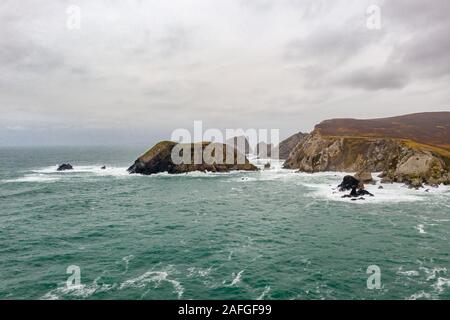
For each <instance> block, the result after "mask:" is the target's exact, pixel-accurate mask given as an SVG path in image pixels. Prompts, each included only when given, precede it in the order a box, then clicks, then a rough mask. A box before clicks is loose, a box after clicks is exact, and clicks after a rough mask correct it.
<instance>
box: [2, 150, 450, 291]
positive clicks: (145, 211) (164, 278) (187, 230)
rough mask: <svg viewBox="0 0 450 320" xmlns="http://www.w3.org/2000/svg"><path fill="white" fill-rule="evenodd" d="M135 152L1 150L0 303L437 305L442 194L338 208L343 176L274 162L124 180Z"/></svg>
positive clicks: (449, 258)
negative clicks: (75, 276)
mask: <svg viewBox="0 0 450 320" xmlns="http://www.w3.org/2000/svg"><path fill="white" fill-rule="evenodd" d="M144 151H145V148H137V147H136V148H131V147H123V148H120V147H111V148H106V147H102V148H94V147H88V148H87V147H84V148H81V147H80V148H78V147H77V148H75V147H51V148H49V147H47V148H1V149H0V299H449V298H450V274H449V268H450V255H449V253H450V241H449V240H450V197H449V196H450V189H449V188H448V187H440V188H437V189H433V188H431V189H430V190H428V192H426V191H425V190H419V191H416V190H409V189H406V188H405V187H403V186H401V185H385V186H384V189H383V190H379V189H378V186H370V187H369V190H370V191H371V192H373V193H374V194H375V197H374V198H370V199H367V200H366V201H359V202H351V201H349V200H348V199H345V200H344V199H341V198H340V197H341V195H342V194H338V193H333V192H335V191H334V190H333V188H334V187H335V186H336V185H337V184H338V183H339V182H340V180H341V179H342V177H343V176H344V174H341V173H320V174H314V175H309V174H303V173H295V172H293V171H289V170H283V169H281V164H280V163H273V167H274V168H273V169H271V170H267V171H260V172H253V173H244V172H234V173H230V174H205V173H199V172H196V173H190V174H187V175H176V176H170V175H168V174H158V175H154V176H130V175H128V174H127V172H126V168H127V167H128V166H129V165H131V164H132V163H133V161H134V160H135V159H136V158H137V156H138V155H140V154H141V153H143V152H144ZM63 162H70V163H71V164H72V165H73V166H74V167H75V170H74V171H71V172H64V173H58V172H56V166H57V164H60V163H63ZM263 163H264V162H263V161H261V162H259V164H263ZM102 165H106V166H107V169H106V170H100V167H101V166H102ZM371 265H376V266H378V267H379V268H380V271H381V274H380V275H381V288H380V289H374V290H369V289H368V288H367V279H368V277H369V275H368V274H367V273H366V271H367V268H368V267H369V266H371ZM69 266H77V267H79V269H80V272H81V273H80V280H81V284H80V285H78V286H75V287H67V285H66V280H67V279H68V277H69V276H70V274H67V273H66V271H67V268H68V267H69Z"/></svg>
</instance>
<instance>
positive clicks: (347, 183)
mask: <svg viewBox="0 0 450 320" xmlns="http://www.w3.org/2000/svg"><path fill="white" fill-rule="evenodd" d="M358 187H360V182H359V180H358V179H356V178H355V177H353V176H345V177H344V179H343V180H342V182H341V184H340V185H338V188H339V191H347V190H352V189H353V188H358Z"/></svg>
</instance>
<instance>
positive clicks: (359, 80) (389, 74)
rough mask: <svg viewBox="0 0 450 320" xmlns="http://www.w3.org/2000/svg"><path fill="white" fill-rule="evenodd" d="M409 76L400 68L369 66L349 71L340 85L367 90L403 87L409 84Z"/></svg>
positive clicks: (340, 80) (338, 82) (339, 82)
mask: <svg viewBox="0 0 450 320" xmlns="http://www.w3.org/2000/svg"><path fill="white" fill-rule="evenodd" d="M408 81H409V79H408V76H407V75H406V73H405V72H402V71H399V70H397V71H396V70H390V69H379V68H368V69H361V70H357V71H354V72H351V73H349V74H348V75H346V76H345V77H344V78H342V79H339V80H338V81H337V82H336V83H337V84H338V85H345V86H348V87H350V88H361V89H365V90H382V89H390V90H393V89H401V88H403V87H405V86H406V85H407V84H408Z"/></svg>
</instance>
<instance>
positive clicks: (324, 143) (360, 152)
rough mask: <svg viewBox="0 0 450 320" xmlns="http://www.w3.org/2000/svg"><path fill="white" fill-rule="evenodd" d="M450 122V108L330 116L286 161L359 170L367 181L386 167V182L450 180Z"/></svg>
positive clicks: (306, 168) (301, 166) (305, 167)
mask: <svg viewBox="0 0 450 320" xmlns="http://www.w3.org/2000/svg"><path fill="white" fill-rule="evenodd" d="M424 127H425V129H424ZM449 127H450V112H439V113H421V114H415V115H407V116H403V117H395V118H386V119H375V120H354V119H336V120H327V121H324V122H322V123H321V124H319V125H317V126H316V127H315V129H314V131H313V132H311V133H310V134H309V135H308V136H307V137H306V138H304V139H303V140H302V141H301V142H300V143H298V144H297V146H296V147H295V148H294V149H293V150H292V152H291V153H290V155H289V157H288V158H287V160H286V161H285V164H284V167H285V168H288V169H298V170H299V171H303V172H311V173H313V172H322V171H341V172H358V175H359V176H360V179H361V180H363V181H364V182H365V183H370V182H371V180H372V179H371V176H369V174H370V173H371V172H382V174H381V177H382V182H383V183H392V182H400V183H405V184H407V185H409V186H411V187H414V188H419V187H421V186H422V185H423V184H427V185H432V186H436V185H439V184H450V174H449V173H450V130H449ZM415 133H416V135H415Z"/></svg>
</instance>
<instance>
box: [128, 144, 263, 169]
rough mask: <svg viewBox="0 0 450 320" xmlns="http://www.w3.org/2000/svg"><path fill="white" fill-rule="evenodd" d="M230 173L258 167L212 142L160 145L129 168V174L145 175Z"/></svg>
mask: <svg viewBox="0 0 450 320" xmlns="http://www.w3.org/2000/svg"><path fill="white" fill-rule="evenodd" d="M217 152H222V154H217V157H216V153H217ZM173 155H175V156H176V157H177V158H178V159H177V161H174V158H173ZM179 160H183V161H179ZM184 160H186V161H184ZM232 170H245V171H255V170H257V168H256V167H255V166H254V165H253V164H251V163H250V162H249V161H248V159H247V158H246V157H245V155H243V154H242V153H240V152H239V151H237V150H236V148H233V147H231V146H227V145H225V144H221V143H211V142H203V143H195V144H194V143H192V144H178V143H176V142H172V141H162V142H159V143H158V144H156V145H155V146H154V147H153V148H151V149H150V150H149V151H147V152H146V153H145V154H144V155H142V156H141V157H139V158H138V159H137V160H136V161H135V163H134V164H133V165H132V166H131V167H130V168H128V172H129V173H132V174H133V173H138V174H144V175H150V174H155V173H159V172H168V173H171V174H177V173H186V172H191V171H203V172H206V171H209V172H228V171H232Z"/></svg>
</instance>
